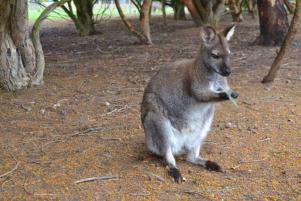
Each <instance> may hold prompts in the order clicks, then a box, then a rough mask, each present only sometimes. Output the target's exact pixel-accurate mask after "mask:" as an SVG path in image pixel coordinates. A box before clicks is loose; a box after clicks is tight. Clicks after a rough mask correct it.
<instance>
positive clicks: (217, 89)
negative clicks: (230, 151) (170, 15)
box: [141, 25, 238, 183]
mask: <svg viewBox="0 0 301 201" xmlns="http://www.w3.org/2000/svg"><path fill="white" fill-rule="evenodd" d="M234 29H235V26H234V25H231V26H230V27H228V28H226V29H224V30H222V31H219V32H218V31H216V30H215V29H214V28H212V27H210V26H206V27H202V28H201V31H200V32H201V33H200V38H201V42H200V45H201V48H200V51H199V53H198V55H197V57H196V59H191V60H183V61H180V62H176V63H174V64H172V65H169V66H165V67H163V68H161V69H160V70H159V71H158V72H157V74H156V75H154V76H153V77H152V79H151V80H150V82H149V83H148V85H147V87H146V89H145V92H144V96H143V101H142V104H141V120H142V124H143V127H144V131H145V140H146V144H147V147H148V148H149V150H150V151H151V152H153V153H154V154H156V155H159V156H161V157H163V158H164V160H165V163H166V165H167V169H168V172H169V175H170V176H172V177H173V179H174V180H175V181H176V182H178V183H179V182H182V181H183V177H182V175H181V173H180V171H179V169H178V168H177V166H176V161H175V156H176V155H180V154H184V153H185V154H187V161H189V162H191V163H193V164H197V165H200V166H202V167H204V168H206V169H208V170H213V171H222V168H221V167H220V166H219V165H218V164H217V163H215V162H212V161H209V160H205V159H202V158H201V157H200V156H199V153H200V148H201V145H202V142H203V141H204V140H205V138H206V136H207V134H208V132H209V130H210V127H211V123H212V120H213V116H214V110H215V103H216V102H220V101H224V100H229V98H230V97H229V96H231V98H233V99H236V98H237V97H238V94H237V93H236V92H234V91H232V90H231V89H230V87H229V86H228V83H227V79H226V77H227V76H229V75H230V73H231V66H230V63H229V55H230V49H229V45H228V41H229V40H230V38H231V37H232V35H233V34H234Z"/></svg>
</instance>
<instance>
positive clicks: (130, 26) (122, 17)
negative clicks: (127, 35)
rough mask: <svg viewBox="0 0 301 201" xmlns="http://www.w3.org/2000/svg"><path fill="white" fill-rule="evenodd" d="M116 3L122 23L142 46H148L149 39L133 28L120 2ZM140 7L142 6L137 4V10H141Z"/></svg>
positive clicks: (116, 0)
mask: <svg viewBox="0 0 301 201" xmlns="http://www.w3.org/2000/svg"><path fill="white" fill-rule="evenodd" d="M114 2H115V6H116V8H117V10H118V13H119V16H120V18H121V20H122V22H123V23H124V24H125V26H126V27H127V29H128V30H129V32H131V33H132V34H133V35H134V36H136V37H137V38H138V39H139V40H140V42H141V43H142V44H148V39H147V38H146V36H145V35H144V33H141V32H140V31H138V30H136V29H135V28H134V27H133V25H132V24H131V23H130V22H129V21H128V20H127V18H126V17H125V15H124V13H123V11H122V8H121V6H120V3H119V0H114ZM133 2H134V1H133ZM139 6H140V5H139V4H136V7H137V9H138V8H140V7H139ZM139 12H140V11H139Z"/></svg>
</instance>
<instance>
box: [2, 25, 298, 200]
mask: <svg viewBox="0 0 301 201" xmlns="http://www.w3.org/2000/svg"><path fill="white" fill-rule="evenodd" d="M228 21H229V20H228ZM97 29H98V31H100V32H101V33H99V34H97V35H93V36H89V37H84V38H82V37H79V36H77V33H76V31H75V29H74V27H73V25H72V24H71V23H69V22H66V21H62V22H51V21H50V22H49V21H48V22H46V24H44V27H43V30H42V44H43V47H44V51H45V57H46V72H45V84H44V85H43V86H40V87H34V88H31V89H28V90H24V91H20V92H17V93H7V92H4V91H0V134H1V135H0V143H1V144H0V175H2V174H5V173H8V174H7V175H6V176H5V175H4V176H3V175H2V176H0V200H1V201H2V200H3V201H4V200H66V201H67V200H68V201H78V200H101V201H102V200H108V201H111V200H128V201H132V200H139V201H140V200H160V201H163V200H296V201H297V200H301V118H300V116H301V71H300V69H301V68H300V67H301V58H300V55H301V54H300V51H301V35H300V34H299V35H298V38H297V40H296V41H294V43H293V46H292V49H291V51H290V53H289V56H288V57H287V58H286V59H285V61H284V64H283V65H282V69H281V70H280V72H279V75H278V77H277V80H276V81H275V82H274V83H273V84H272V85H263V84H261V83H260V81H261V79H262V77H263V76H264V75H265V74H266V72H267V70H268V68H269V66H270V64H271V62H272V61H273V58H274V57H275V55H276V52H277V49H278V48H275V47H260V46H256V45H253V44H252V41H254V40H255V39H256V36H257V35H258V34H259V30H258V24H257V20H256V21H254V20H252V19H247V20H246V21H245V22H243V23H242V24H239V25H238V27H237V29H236V35H235V36H234V38H233V41H232V43H231V46H232V52H233V55H232V64H233V69H234V70H233V71H234V72H233V74H232V75H231V78H230V83H231V85H232V88H233V89H235V90H236V91H238V92H239V94H240V96H239V101H238V107H235V106H234V105H233V104H231V103H222V104H220V105H219V106H218V109H217V111H216V116H215V120H214V124H213V127H212V130H211V132H210V134H209V136H208V139H207V141H206V143H205V144H204V146H203V148H202V150H201V155H202V157H204V158H208V159H210V160H213V161H216V162H218V163H219V164H220V165H222V166H223V168H224V170H225V172H224V173H215V172H209V171H207V170H205V169H202V168H200V167H197V166H193V165H191V164H189V163H187V162H186V161H185V160H184V157H179V158H177V161H178V167H179V168H180V169H181V171H182V173H183V175H184V177H185V178H186V182H185V183H183V184H181V185H179V184H176V183H174V182H173V181H172V180H171V178H170V177H169V176H168V175H167V173H166V169H165V167H164V165H163V162H162V160H161V159H160V158H157V157H155V156H153V155H151V154H150V153H149V152H148V150H147V148H146V146H145V143H144V133H143V130H142V128H141V124H140V112H139V110H140V102H141V99H142V94H143V90H144V87H145V85H146V83H147V81H148V80H149V79H150V77H151V76H152V75H153V74H154V73H155V72H156V71H157V70H158V69H159V68H160V66H162V65H166V64H168V63H170V62H173V61H175V60H177V59H182V58H192V57H194V56H195V55H196V53H197V50H198V48H199V29H198V28H196V27H194V26H193V24H192V22H191V21H180V22H175V21H172V20H169V21H168V26H164V25H163V24H162V23H161V22H160V21H156V20H155V21H154V22H153V25H152V30H153V42H154V45H153V46H150V47H149V46H143V45H137V44H136V43H135V41H136V39H135V38H134V37H133V36H131V35H130V34H129V33H128V32H127V30H126V29H125V27H124V26H123V25H121V23H120V22H119V21H116V20H115V21H114V20H113V21H106V22H102V23H100V24H98V25H97ZM97 176H114V177H115V179H111V180H102V181H100V180H96V181H90V182H84V183H78V184H75V182H76V181H77V180H80V179H84V178H89V177H97Z"/></svg>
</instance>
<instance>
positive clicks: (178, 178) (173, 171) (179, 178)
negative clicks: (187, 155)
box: [168, 168, 184, 183]
mask: <svg viewBox="0 0 301 201" xmlns="http://www.w3.org/2000/svg"><path fill="white" fill-rule="evenodd" d="M168 173H169V175H170V176H171V177H172V178H173V179H174V181H175V182H177V183H182V181H184V179H183V177H182V175H181V173H180V171H179V170H178V169H177V168H170V169H169V170H168Z"/></svg>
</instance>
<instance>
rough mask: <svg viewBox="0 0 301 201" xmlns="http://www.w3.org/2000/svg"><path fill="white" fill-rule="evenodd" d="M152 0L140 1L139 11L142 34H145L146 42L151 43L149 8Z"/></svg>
mask: <svg viewBox="0 0 301 201" xmlns="http://www.w3.org/2000/svg"><path fill="white" fill-rule="evenodd" d="M151 4H152V0H144V1H143V3H142V7H141V11H140V26H141V30H142V32H143V34H144V35H145V36H146V39H147V43H148V44H152V39H151V34H150V22H149V21H150V15H149V12H150V8H151Z"/></svg>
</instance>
